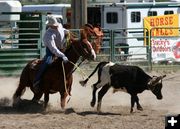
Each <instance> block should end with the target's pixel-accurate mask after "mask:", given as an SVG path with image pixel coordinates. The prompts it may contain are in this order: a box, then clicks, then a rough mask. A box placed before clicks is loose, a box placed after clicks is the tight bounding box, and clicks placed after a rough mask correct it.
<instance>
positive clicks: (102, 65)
mask: <svg viewBox="0 0 180 129" xmlns="http://www.w3.org/2000/svg"><path fill="white" fill-rule="evenodd" d="M108 63H109V62H105V61H103V62H100V63H99V64H98V65H97V66H96V68H95V69H94V71H93V72H92V73H91V74H90V75H89V76H88V77H87V78H86V79H85V80H84V81H79V83H80V84H81V85H82V86H85V85H86V83H87V82H88V80H89V79H90V78H91V76H93V75H94V73H95V72H96V71H97V70H100V69H102V68H103V67H104V66H105V65H106V64H108Z"/></svg>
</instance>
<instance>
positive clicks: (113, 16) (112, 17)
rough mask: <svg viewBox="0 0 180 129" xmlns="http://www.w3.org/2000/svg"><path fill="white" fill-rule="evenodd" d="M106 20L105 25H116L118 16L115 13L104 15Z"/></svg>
mask: <svg viewBox="0 0 180 129" xmlns="http://www.w3.org/2000/svg"><path fill="white" fill-rule="evenodd" d="M106 20H107V23H110V24H115V23H118V14H117V12H108V13H107V14H106Z"/></svg>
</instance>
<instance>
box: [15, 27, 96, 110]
mask: <svg viewBox="0 0 180 129" xmlns="http://www.w3.org/2000/svg"><path fill="white" fill-rule="evenodd" d="M92 35H94V32H93V30H92V28H91V27H89V26H87V25H84V27H83V28H81V30H80V39H78V40H77V39H76V40H75V39H73V40H71V44H70V46H69V48H67V50H66V51H65V55H66V56H67V57H68V59H69V62H67V63H65V64H64V63H62V62H63V61H62V59H60V58H57V59H56V60H55V61H54V62H53V63H52V64H50V65H49V66H48V68H47V70H46V71H45V73H44V74H43V76H42V78H41V83H40V87H41V89H42V91H40V92H39V93H36V92H35V91H34V89H33V80H34V79H35V76H36V74H37V72H38V69H39V68H40V64H41V62H42V60H41V59H34V60H32V61H30V62H29V63H27V65H26V66H25V67H24V69H23V70H22V73H21V75H20V81H19V85H18V87H17V89H16V91H15V93H14V95H13V106H16V105H17V104H18V102H19V101H20V100H21V96H22V95H23V93H24V92H25V89H26V87H30V89H31V91H32V92H33V93H34V96H33V98H32V101H34V102H38V101H39V100H40V98H41V97H42V95H43V94H44V107H45V108H46V106H47V104H48V101H49V94H53V93H57V92H59V93H60V100H61V102H60V105H61V108H62V109H64V108H65V103H66V97H67V96H68V95H70V96H71V87H72V82H73V75H72V71H73V69H74V65H73V64H75V63H76V62H77V61H78V60H79V58H80V56H82V57H83V58H84V59H88V60H95V59H96V54H95V51H94V49H93V48H92V45H91V43H90V42H89V41H88V40H87V38H88V37H89V36H92ZM63 66H64V67H63ZM63 69H64V70H63Z"/></svg>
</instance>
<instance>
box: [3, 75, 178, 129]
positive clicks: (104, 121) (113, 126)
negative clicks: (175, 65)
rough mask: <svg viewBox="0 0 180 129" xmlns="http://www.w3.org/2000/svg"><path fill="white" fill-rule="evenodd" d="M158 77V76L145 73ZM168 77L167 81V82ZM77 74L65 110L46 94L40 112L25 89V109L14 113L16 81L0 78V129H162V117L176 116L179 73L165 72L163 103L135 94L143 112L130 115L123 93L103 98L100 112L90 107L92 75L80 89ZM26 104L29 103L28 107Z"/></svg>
mask: <svg viewBox="0 0 180 129" xmlns="http://www.w3.org/2000/svg"><path fill="white" fill-rule="evenodd" d="M149 74H152V75H153V74H155V75H161V74H162V73H161V74H160V73H155V72H154V73H149ZM169 78H170V79H169ZM80 80H82V76H81V75H80V73H78V72H76V73H75V74H74V82H73V88H72V96H71V99H70V101H69V103H68V104H67V105H66V109H65V110H62V109H61V108H60V95H59V93H56V94H52V95H50V100H49V107H48V109H47V110H46V111H44V110H42V108H41V107H42V106H41V104H39V105H34V107H33V106H32V105H33V104H32V103H30V102H29V101H28V100H30V99H31V98H32V97H33V94H32V92H31V91H30V90H29V89H28V88H27V89H26V92H25V94H24V95H23V97H22V98H23V99H24V100H25V101H24V102H27V103H25V104H27V105H26V106H23V108H21V109H22V110H19V109H18V110H17V109H15V108H13V107H12V106H11V103H12V102H11V101H12V99H11V98H12V95H13V93H14V91H15V89H16V87H17V85H18V81H19V78H18V77H16V78H4V77H1V78H0V129H25V128H28V129H164V127H165V115H167V114H175V113H180V103H179V98H180V72H177V73H169V74H167V77H166V78H165V79H164V81H163V85H164V87H163V89H162V92H163V97H164V98H163V100H157V99H156V97H155V96H154V95H153V94H152V93H151V92H150V91H144V92H143V93H142V94H139V98H140V103H141V105H142V106H143V108H144V111H142V112H141V111H137V110H135V112H134V113H132V114H130V113H129V111H130V96H129V95H128V94H127V93H123V92H117V93H115V94H113V93H112V89H110V90H109V92H108V93H107V94H106V95H105V96H104V98H103V103H102V113H100V114H97V112H96V108H92V107H90V101H91V85H92V84H93V83H95V82H96V76H93V78H92V79H91V80H90V81H89V82H88V84H87V86H86V87H81V86H80V84H79V81H80ZM28 102H29V104H28Z"/></svg>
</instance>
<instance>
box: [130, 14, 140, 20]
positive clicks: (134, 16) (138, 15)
mask: <svg viewBox="0 0 180 129" xmlns="http://www.w3.org/2000/svg"><path fill="white" fill-rule="evenodd" d="M140 21H141V14H140V12H131V22H140Z"/></svg>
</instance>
